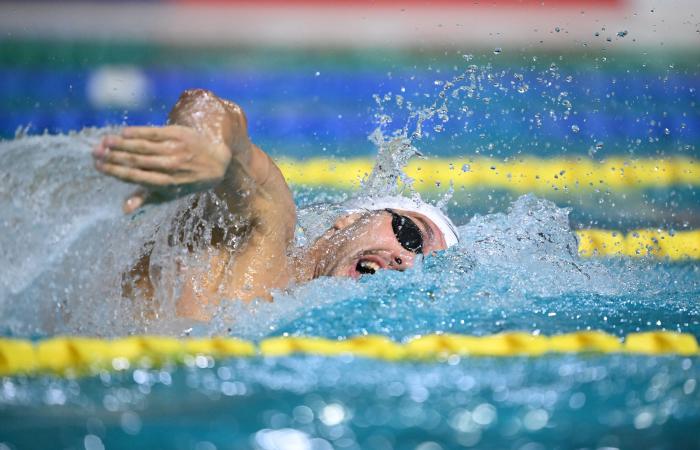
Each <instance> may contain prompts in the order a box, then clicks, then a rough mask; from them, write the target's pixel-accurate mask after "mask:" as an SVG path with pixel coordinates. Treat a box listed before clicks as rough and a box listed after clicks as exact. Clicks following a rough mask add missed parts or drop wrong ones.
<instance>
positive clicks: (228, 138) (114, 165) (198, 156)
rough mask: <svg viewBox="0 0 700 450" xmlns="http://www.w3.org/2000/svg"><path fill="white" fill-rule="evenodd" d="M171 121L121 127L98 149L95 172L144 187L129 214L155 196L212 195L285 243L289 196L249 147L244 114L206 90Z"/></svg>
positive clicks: (192, 95) (269, 164) (265, 160)
mask: <svg viewBox="0 0 700 450" xmlns="http://www.w3.org/2000/svg"><path fill="white" fill-rule="evenodd" d="M169 122H170V123H171V124H173V125H168V126H164V127H127V128H124V129H123V131H122V133H121V135H110V136H106V137H105V138H104V139H103V141H102V142H101V143H100V144H98V146H97V147H96V148H95V151H94V152H93V156H94V157H95V166H96V167H97V169H98V170H100V171H101V172H103V173H105V174H107V175H110V176H113V177H115V178H118V179H121V180H123V181H127V182H132V183H137V184H141V185H142V186H144V188H145V189H142V190H139V191H137V192H135V193H134V194H133V195H132V196H131V197H130V198H129V199H127V201H126V202H125V205H124V210H125V211H126V212H132V211H134V210H135V209H137V208H139V207H140V206H141V205H142V204H143V203H144V202H146V201H152V200H153V198H154V197H158V196H161V197H162V196H163V195H166V196H168V195H170V196H172V195H178V194H181V193H187V192H191V191H199V190H206V189H213V190H214V191H215V192H216V193H217V194H218V195H219V197H220V198H222V199H223V200H225V202H226V204H227V206H228V208H229V210H230V211H231V212H233V213H238V214H241V213H250V214H251V218H252V219H254V220H256V222H257V223H260V224H262V225H263V226H264V227H266V228H268V230H267V232H274V233H275V234H281V236H279V237H280V238H282V239H281V240H282V241H284V242H285V245H286V244H288V243H289V242H290V241H291V239H292V237H293V231H294V223H295V219H296V212H295V205H294V200H293V198H292V194H291V192H290V190H289V187H288V186H287V183H286V181H285V180H284V177H283V176H282V173H281V172H280V170H279V168H278V167H277V166H276V165H275V163H274V161H273V160H272V159H271V158H270V157H269V156H268V155H267V154H266V153H265V152H263V151H262V150H261V149H260V148H259V147H257V146H256V145H255V144H253V143H252V142H251V140H250V138H249V136H248V132H247V122H246V118H245V115H244V114H243V111H242V110H241V109H240V107H238V106H237V105H235V104H234V103H232V102H229V101H226V100H222V99H220V98H218V97H217V96H216V95H214V94H213V93H211V92H209V91H204V90H190V91H186V92H184V93H183V94H182V96H181V97H180V99H179V100H178V102H177V104H176V105H175V107H174V108H173V110H172V111H171V113H170V120H169ZM154 193H155V194H157V195H154Z"/></svg>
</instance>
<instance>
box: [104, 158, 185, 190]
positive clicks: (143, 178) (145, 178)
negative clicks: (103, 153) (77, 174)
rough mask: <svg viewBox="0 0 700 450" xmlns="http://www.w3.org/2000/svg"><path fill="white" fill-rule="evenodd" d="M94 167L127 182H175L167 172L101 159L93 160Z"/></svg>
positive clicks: (156, 184)
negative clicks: (151, 170) (122, 164)
mask: <svg viewBox="0 0 700 450" xmlns="http://www.w3.org/2000/svg"><path fill="white" fill-rule="evenodd" d="M95 167H96V168H97V170H99V171H100V172H102V173H104V174H105V175H109V176H112V177H114V178H118V179H120V180H122V181H127V182H129V183H137V184H145V185H150V186H170V185H173V184H175V181H176V180H175V179H174V178H173V177H172V176H171V175H168V174H165V173H160V172H150V171H147V170H142V169H138V168H135V167H127V166H120V165H118V164H112V163H107V162H104V161H102V160H96V161H95Z"/></svg>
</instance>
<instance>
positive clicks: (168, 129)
mask: <svg viewBox="0 0 700 450" xmlns="http://www.w3.org/2000/svg"><path fill="white" fill-rule="evenodd" d="M187 130H188V128H187V127H183V126H180V125H168V126H165V127H126V128H124V129H123V130H122V137H124V138H125V139H145V140H149V141H153V142H160V141H167V140H171V139H174V140H177V139H182V137H183V135H184V134H185V133H186V132H187Z"/></svg>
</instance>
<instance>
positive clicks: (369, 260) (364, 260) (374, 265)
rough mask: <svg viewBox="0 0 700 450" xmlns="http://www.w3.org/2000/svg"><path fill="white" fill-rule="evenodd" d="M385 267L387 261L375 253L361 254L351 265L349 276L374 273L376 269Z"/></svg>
mask: <svg viewBox="0 0 700 450" xmlns="http://www.w3.org/2000/svg"><path fill="white" fill-rule="evenodd" d="M386 267H387V263H386V262H385V261H384V260H383V259H382V258H380V257H378V256H377V255H362V256H361V257H360V258H359V259H358V260H357V263H356V264H355V265H354V266H352V267H351V269H350V276H351V277H353V278H359V277H361V276H362V275H374V274H375V273H377V271H378V270H380V269H384V268H386Z"/></svg>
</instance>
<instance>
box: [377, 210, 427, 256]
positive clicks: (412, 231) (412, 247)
mask: <svg viewBox="0 0 700 450" xmlns="http://www.w3.org/2000/svg"><path fill="white" fill-rule="evenodd" d="M386 212H388V213H390V214H391V229H392V230H394V235H395V236H396V240H397V241H399V244H401V247H403V248H405V249H406V250H408V251H409V252H413V253H417V254H419V253H423V235H422V234H421V232H420V228H418V225H416V223H415V222H414V221H413V220H411V219H409V218H408V217H406V216H402V215H400V214H397V213H395V212H394V211H393V210H391V209H386Z"/></svg>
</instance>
